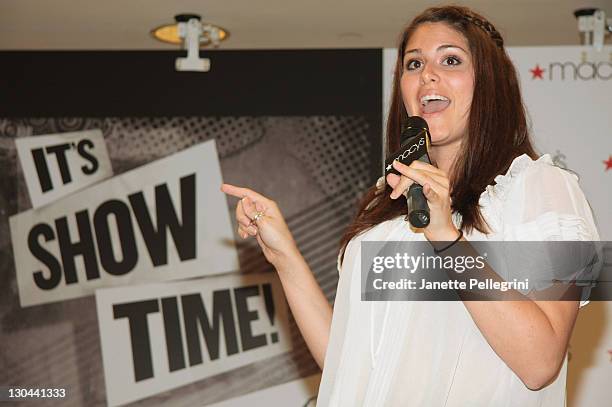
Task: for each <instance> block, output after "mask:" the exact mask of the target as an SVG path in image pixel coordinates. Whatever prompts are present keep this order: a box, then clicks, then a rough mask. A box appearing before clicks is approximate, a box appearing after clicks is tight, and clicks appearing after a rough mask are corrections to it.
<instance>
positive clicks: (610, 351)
mask: <svg viewBox="0 0 612 407" xmlns="http://www.w3.org/2000/svg"><path fill="white" fill-rule="evenodd" d="M608 354H609V355H610V362H611V363H612V349H608Z"/></svg>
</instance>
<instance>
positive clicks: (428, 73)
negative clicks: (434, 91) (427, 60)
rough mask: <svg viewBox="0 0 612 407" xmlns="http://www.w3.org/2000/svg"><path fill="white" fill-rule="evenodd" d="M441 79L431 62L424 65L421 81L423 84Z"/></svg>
mask: <svg viewBox="0 0 612 407" xmlns="http://www.w3.org/2000/svg"><path fill="white" fill-rule="evenodd" d="M439 80H440V77H439V76H438V74H437V73H436V71H435V69H434V68H432V67H431V66H430V65H429V64H427V65H425V67H423V70H422V71H421V83H422V84H423V85H425V84H427V83H430V82H438V81H439Z"/></svg>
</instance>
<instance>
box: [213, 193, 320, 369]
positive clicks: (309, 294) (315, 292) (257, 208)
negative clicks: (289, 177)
mask: <svg viewBox="0 0 612 407" xmlns="http://www.w3.org/2000/svg"><path fill="white" fill-rule="evenodd" d="M221 190H222V191H223V192H225V193H226V194H229V195H232V196H235V197H238V198H240V201H239V203H238V205H236V220H237V222H238V234H239V235H240V237H241V238H243V239H247V238H249V236H251V237H255V238H256V239H257V243H258V244H259V247H261V249H262V252H263V254H264V256H265V257H266V260H268V261H269V262H270V263H271V264H272V265H273V266H274V268H276V271H277V272H278V276H279V278H280V281H281V284H282V285H283V290H284V292H285V297H286V298H287V302H288V303H289V307H290V308H291V312H292V313H293V317H294V318H295V321H296V323H297V325H298V327H299V329H300V332H301V333H302V336H303V337H304V340H305V342H306V345H307V346H308V349H309V350H310V352H311V354H312V356H313V358H314V359H315V361H316V362H317V364H318V365H319V367H321V369H323V361H324V359H325V351H326V349H327V344H328V342H329V332H330V330H331V320H332V307H331V305H330V304H329V302H328V301H327V298H325V295H324V294H323V291H322V290H321V287H319V284H318V283H317V281H316V280H315V278H314V275H313V274H312V271H311V270H310V268H309V267H308V264H306V261H305V260H304V257H303V256H302V254H301V253H300V251H299V250H298V248H297V245H296V244H295V241H294V239H293V236H292V235H291V232H290V231H289V228H288V226H287V223H286V222H285V219H284V218H283V215H282V214H281V212H280V209H279V208H278V205H277V204H276V202H274V201H272V200H271V199H268V198H266V197H265V196H263V195H261V194H259V193H257V192H255V191H252V190H250V189H248V188H240V187H237V186H234V185H230V184H223V186H222V187H221Z"/></svg>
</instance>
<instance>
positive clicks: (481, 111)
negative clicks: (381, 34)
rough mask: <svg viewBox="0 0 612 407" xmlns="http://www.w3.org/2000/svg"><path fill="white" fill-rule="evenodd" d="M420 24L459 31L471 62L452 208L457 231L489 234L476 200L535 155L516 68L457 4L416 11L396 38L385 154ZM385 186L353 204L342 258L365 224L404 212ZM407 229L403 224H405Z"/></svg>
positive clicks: (498, 40)
mask: <svg viewBox="0 0 612 407" xmlns="http://www.w3.org/2000/svg"><path fill="white" fill-rule="evenodd" d="M424 23H445V24H447V25H448V26H449V27H451V28H453V29H455V30H457V31H458V32H459V33H461V34H462V35H463V36H464V37H465V38H466V39H467V42H468V44H469V49H470V53H471V55H472V63H473V66H474V79H475V82H474V94H473V97H472V104H471V107H470V115H469V118H468V125H467V134H466V136H465V138H464V140H463V142H462V145H461V150H460V152H459V154H458V156H457V157H456V159H455V162H454V164H453V167H452V169H451V180H450V182H451V191H452V192H451V198H452V202H453V204H452V209H453V211H455V212H458V213H459V214H461V218H462V221H461V229H462V230H463V231H464V232H470V231H472V230H473V229H474V228H476V229H477V230H479V231H480V232H482V233H490V230H489V227H488V225H487V224H486V221H485V219H484V218H483V216H482V214H481V212H480V207H479V205H478V200H479V198H480V195H481V193H482V192H483V191H484V190H485V188H486V187H487V185H492V184H494V179H495V177H496V176H497V175H499V174H503V173H505V172H506V171H507V170H508V168H509V167H510V164H511V163H512V160H513V159H514V158H516V157H518V156H519V155H522V154H527V155H529V156H530V157H531V158H536V157H537V154H536V152H535V149H534V148H533V145H532V142H531V139H530V137H529V129H528V126H527V119H526V113H525V108H524V106H523V100H522V97H521V92H520V88H519V82H518V79H517V75H516V71H515V69H514V65H513V64H512V61H511V60H510V58H509V57H508V54H507V53H506V51H505V50H504V48H503V39H502V37H501V35H500V34H499V33H498V32H497V30H496V29H495V27H493V25H492V24H491V23H489V22H488V21H487V20H486V19H485V18H484V17H482V16H481V15H479V14H477V13H475V12H474V11H472V10H470V9H468V8H466V7H460V6H446V7H432V8H429V9H427V10H425V11H424V12H423V13H421V14H420V15H418V16H417V17H416V18H415V19H414V20H413V21H412V22H411V23H410V25H408V27H406V29H405V30H404V31H403V33H402V34H401V36H400V40H399V46H398V47H397V51H398V52H397V63H396V65H395V74H394V79H393V91H392V96H391V98H392V99H391V106H390V109H389V116H388V120H387V129H386V133H387V143H386V154H387V156H388V155H389V154H391V153H392V152H394V151H396V150H397V149H399V147H400V132H401V128H402V123H404V122H405V121H406V120H407V118H408V115H407V113H406V109H405V107H404V103H403V101H402V95H401V91H400V78H401V76H402V72H403V56H404V51H405V47H406V45H407V43H408V40H409V39H410V37H411V35H412V34H413V33H414V32H415V30H416V29H417V28H418V27H419V26H420V25H421V24H424ZM391 191H392V189H391V187H390V186H389V185H388V184H386V183H385V187H384V189H383V190H382V191H379V190H378V188H377V187H376V186H373V187H371V188H370V189H369V190H368V191H367V192H366V194H365V196H364V197H363V199H362V200H361V201H360V203H359V205H358V210H357V215H356V217H355V219H354V220H353V222H352V223H351V224H350V225H349V227H348V228H347V230H346V232H345V234H344V236H343V237H342V240H341V242H340V247H341V251H342V258H344V250H345V249H346V245H347V244H348V242H349V241H350V240H351V239H352V238H353V237H354V236H356V235H357V234H360V233H362V232H365V231H367V230H368V229H370V228H371V227H373V226H375V225H377V224H379V223H381V222H384V221H386V220H390V219H393V218H396V217H397V216H401V215H405V212H406V199H405V198H404V197H403V196H400V197H399V198H397V199H391V198H390V197H389V195H390V194H391ZM407 227H408V226H407Z"/></svg>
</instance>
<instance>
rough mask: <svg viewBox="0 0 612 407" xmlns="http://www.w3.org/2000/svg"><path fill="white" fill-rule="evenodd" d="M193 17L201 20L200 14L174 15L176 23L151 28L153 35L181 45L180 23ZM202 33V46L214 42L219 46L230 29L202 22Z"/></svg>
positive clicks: (214, 44) (161, 39)
mask: <svg viewBox="0 0 612 407" xmlns="http://www.w3.org/2000/svg"><path fill="white" fill-rule="evenodd" d="M191 19H196V20H198V21H201V17H200V16H199V15H198V14H177V15H175V16H174V20H175V21H176V22H175V23H174V24H165V25H162V26H159V27H157V28H154V29H153V30H151V35H152V36H153V38H155V39H156V40H159V41H162V42H167V43H169V44H176V45H180V44H182V43H183V37H181V32H180V28H179V23H187V22H188V21H189V20H191ZM200 24H201V25H202V33H201V35H200V46H207V45H210V44H212V45H213V46H218V45H219V41H223V40H225V39H227V38H228V37H229V31H227V30H226V29H225V28H222V27H219V26H217V25H214V24H210V23H207V22H201V23H200Z"/></svg>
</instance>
